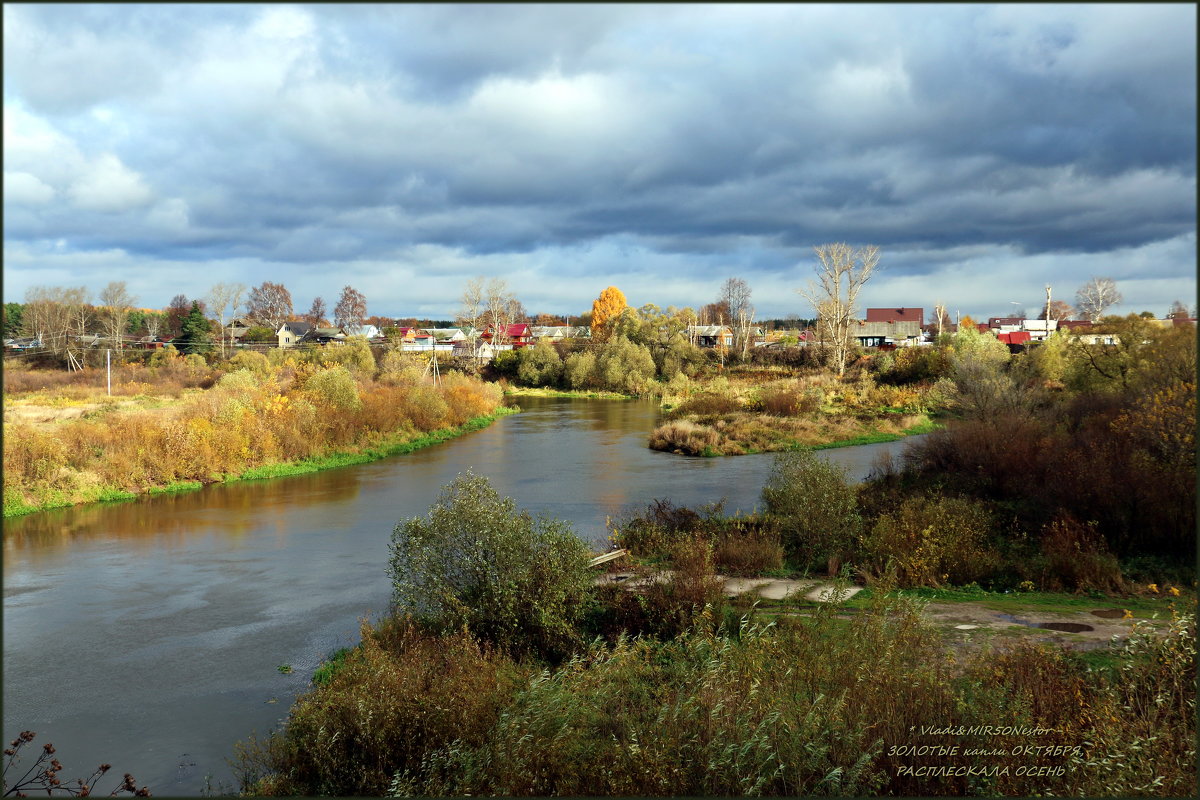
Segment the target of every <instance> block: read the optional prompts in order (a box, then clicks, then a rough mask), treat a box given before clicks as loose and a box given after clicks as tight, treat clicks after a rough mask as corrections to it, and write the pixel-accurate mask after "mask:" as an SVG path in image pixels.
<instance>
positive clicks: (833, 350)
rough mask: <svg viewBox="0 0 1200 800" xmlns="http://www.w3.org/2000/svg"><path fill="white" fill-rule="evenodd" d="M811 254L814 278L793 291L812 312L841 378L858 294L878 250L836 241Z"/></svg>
mask: <svg viewBox="0 0 1200 800" xmlns="http://www.w3.org/2000/svg"><path fill="white" fill-rule="evenodd" d="M813 251H814V252H815V253H816V255H817V265H816V272H817V279H816V280H815V281H809V284H808V286H807V287H805V288H803V289H798V290H797V291H798V292H799V293H800V295H801V296H802V297H804V298H805V299H806V300H808V301H809V302H810V303H811V304H812V307H813V308H814V309H815V310H816V312H817V326H818V330H819V331H820V337H821V340H822V341H824V342H825V343H826V344H827V345H828V347H829V351H828V352H829V366H830V367H832V368H834V369H836V370H837V374H838V377H841V376H842V375H844V374H845V372H846V359H847V357H848V356H849V354H850V326H851V325H852V324H853V322H854V312H855V307H856V306H857V304H858V295H859V294H860V293H861V292H862V288H863V286H865V285H866V283H867V281H869V280H870V279H871V276H872V275H873V274H874V272H875V269H876V268H877V267H878V266H879V248H878V247H876V246H875V245H867V246H865V247H858V248H855V247H851V246H850V245H848V244H845V243H843V242H836V243H833V244H824V245H821V246H819V247H814V248H813Z"/></svg>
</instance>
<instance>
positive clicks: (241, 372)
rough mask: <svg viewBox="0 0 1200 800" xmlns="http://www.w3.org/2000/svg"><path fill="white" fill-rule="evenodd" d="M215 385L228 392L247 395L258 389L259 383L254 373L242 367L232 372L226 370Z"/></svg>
mask: <svg viewBox="0 0 1200 800" xmlns="http://www.w3.org/2000/svg"><path fill="white" fill-rule="evenodd" d="M255 355H257V353H256V354H255ZM263 361H266V359H265V358H264V359H263ZM217 386H218V387H220V388H221V389H222V390H224V391H226V392H229V393H230V394H235V395H248V394H250V393H252V392H256V391H258V389H259V386H260V383H259V379H258V377H257V375H256V373H254V372H252V371H250V370H249V369H245V368H243V369H237V370H234V371H233V372H226V373H225V374H224V375H222V376H221V378H220V380H218V381H217Z"/></svg>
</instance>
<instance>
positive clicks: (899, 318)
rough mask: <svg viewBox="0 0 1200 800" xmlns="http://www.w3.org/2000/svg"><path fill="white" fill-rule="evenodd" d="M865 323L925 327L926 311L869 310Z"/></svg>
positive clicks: (915, 309)
mask: <svg viewBox="0 0 1200 800" xmlns="http://www.w3.org/2000/svg"><path fill="white" fill-rule="evenodd" d="M864 322H915V323H917V327H919V328H924V327H925V309H923V308H868V309H867V318H866V319H865V320H864Z"/></svg>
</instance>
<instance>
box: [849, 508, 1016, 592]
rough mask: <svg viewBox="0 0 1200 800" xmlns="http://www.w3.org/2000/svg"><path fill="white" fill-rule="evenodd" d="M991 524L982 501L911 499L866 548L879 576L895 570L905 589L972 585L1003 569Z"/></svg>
mask: <svg viewBox="0 0 1200 800" xmlns="http://www.w3.org/2000/svg"><path fill="white" fill-rule="evenodd" d="M991 524H992V519H991V514H990V513H989V512H988V510H987V508H986V507H985V506H984V505H983V504H982V503H980V502H978V501H973V500H966V499H960V498H955V497H934V498H925V497H910V498H908V499H907V500H905V501H904V502H902V503H901V504H900V507H899V508H898V509H897V510H896V511H895V512H894V513H885V514H882V515H881V516H880V517H879V519H877V520H876V521H875V525H874V526H873V527H872V529H871V531H870V533H869V535H867V536H866V537H865V538H864V541H863V549H864V550H865V551H866V556H867V558H868V559H869V560H870V561H871V562H872V564H873V566H874V568H875V570H877V574H878V573H881V572H883V571H885V570H888V571H893V572H894V575H895V579H896V581H897V584H898V585H900V586H939V585H941V584H942V583H943V582H947V581H948V582H950V583H956V584H964V583H970V582H973V581H980V580H984V579H986V578H987V577H989V576H990V575H991V574H992V573H993V572H994V571H995V570H996V569H997V568H998V566H999V557H998V555H997V554H996V552H995V550H994V549H993V548H992V547H991V546H990V544H989V542H988V537H989V534H990V533H991Z"/></svg>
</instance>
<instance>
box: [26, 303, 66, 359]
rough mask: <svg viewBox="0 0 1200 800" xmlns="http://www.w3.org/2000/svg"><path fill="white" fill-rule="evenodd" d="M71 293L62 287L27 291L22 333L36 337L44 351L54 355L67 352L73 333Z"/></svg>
mask: <svg viewBox="0 0 1200 800" xmlns="http://www.w3.org/2000/svg"><path fill="white" fill-rule="evenodd" d="M67 294H68V290H66V289H63V288H62V287H59V286H31V287H29V288H28V289H26V290H25V311H24V315H23V316H22V317H21V329H22V331H23V332H24V334H25V335H26V336H32V337H36V338H37V340H38V342H39V343H40V347H42V348H44V349H46V350H49V351H50V352H51V353H53V354H54V355H56V356H57V355H62V354H63V353H65V352H66V350H67V336H68V334H69V333H70V330H71V314H70V304H69V302H68V296H67Z"/></svg>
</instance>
